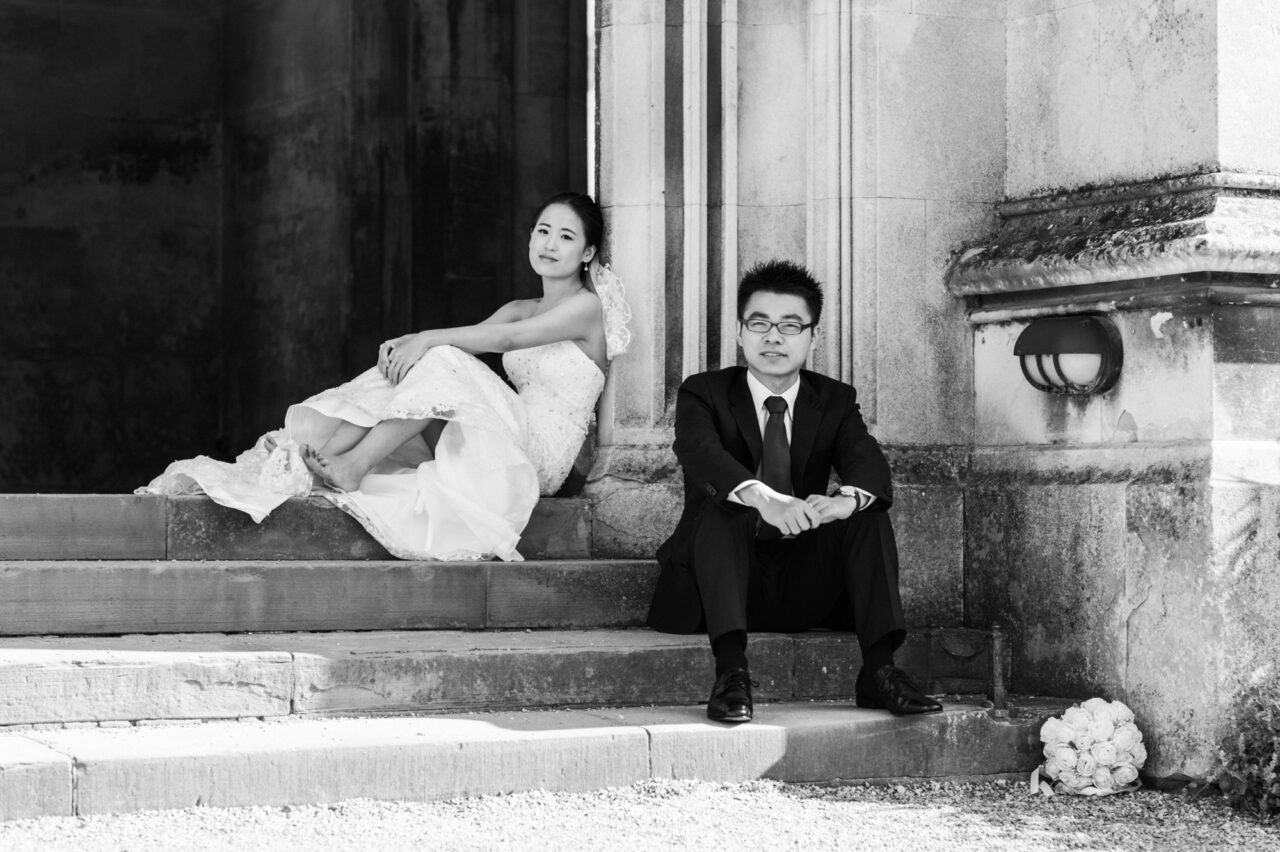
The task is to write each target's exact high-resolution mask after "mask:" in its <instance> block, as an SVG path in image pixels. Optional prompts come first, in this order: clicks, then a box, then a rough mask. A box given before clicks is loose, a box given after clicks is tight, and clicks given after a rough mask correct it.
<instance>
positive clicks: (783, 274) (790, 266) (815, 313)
mask: <svg viewBox="0 0 1280 852" xmlns="http://www.w3.org/2000/svg"><path fill="white" fill-rule="evenodd" d="M762 291H763V292H765V293H781V294H783V295H786V296H799V297H800V298H801V299H804V302H805V304H806V305H808V306H809V313H810V314H811V315H812V317H811V319H812V321H813V322H817V321H818V320H819V319H821V318H822V285H821V284H819V283H818V280H817V279H816V278H814V277H813V273H811V272H810V271H809V270H807V269H805V268H804V267H803V266H801V265H800V264H798V263H792V262H791V261H789V260H766V261H765V262H763V263H757V264H756V265H755V266H753V267H751V268H750V269H748V270H747V274H746V275H743V276H742V283H741V284H739V285H738V317H739V318H741V317H742V310H743V308H745V307H746V306H747V302H749V301H751V297H752V296H754V295H755V294H756V293H759V292H762Z"/></svg>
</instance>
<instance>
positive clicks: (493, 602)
mask: <svg viewBox="0 0 1280 852" xmlns="http://www.w3.org/2000/svg"><path fill="white" fill-rule="evenodd" d="M488 575H489V588H488V613H487V619H486V624H487V625H488V627H490V628H495V627H574V626H585V625H592V626H596V627H639V626H640V625H641V624H643V623H644V618H645V614H646V613H647V612H648V611H649V601H650V600H651V599H652V598H653V589H654V585H655V584H656V583H657V580H658V566H657V565H656V564H655V563H653V562H649V561H645V562H623V561H618V562H613V563H600V562H543V563H537V562H527V563H492V564H490V565H489V566H488Z"/></svg>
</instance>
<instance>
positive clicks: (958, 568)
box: [890, 485, 964, 626]
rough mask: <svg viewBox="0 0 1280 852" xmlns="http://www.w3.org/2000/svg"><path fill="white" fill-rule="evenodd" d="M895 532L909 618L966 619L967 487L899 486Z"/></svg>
mask: <svg viewBox="0 0 1280 852" xmlns="http://www.w3.org/2000/svg"><path fill="white" fill-rule="evenodd" d="M890 511H891V512H892V513H893V526H894V533H895V535H896V538H897V541H898V557H899V563H900V565H901V569H900V571H899V574H898V588H899V593H900V594H901V596H902V608H903V611H904V612H905V614H906V618H907V623H908V624H913V625H921V626H923V625H951V626H957V625H960V624H962V623H963V622H964V492H963V490H962V488H961V487H960V486H958V485H935V486H910V485H906V486H904V485H899V486H898V487H897V488H896V489H895V490H894V502H893V508H892V509H891V510H890Z"/></svg>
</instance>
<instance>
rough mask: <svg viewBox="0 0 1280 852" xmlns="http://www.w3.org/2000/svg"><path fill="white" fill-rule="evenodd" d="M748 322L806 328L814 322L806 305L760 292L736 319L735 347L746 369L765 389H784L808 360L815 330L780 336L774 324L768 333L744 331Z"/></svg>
mask: <svg viewBox="0 0 1280 852" xmlns="http://www.w3.org/2000/svg"><path fill="white" fill-rule="evenodd" d="M751 320H765V321H767V322H770V323H783V322H785V323H800V324H801V325H805V326H807V325H809V323H811V322H813V316H812V315H811V314H810V313H809V305H808V304H807V303H806V302H805V300H804V299H802V298H800V297H799V296H795V295H792V294H790V293H785V294H784V293H769V292H767V291H760V292H757V293H753V294H752V295H751V298H750V299H748V300H747V303H746V304H745V305H744V306H743V308H742V316H741V317H739V318H738V345H739V346H741V347H742V354H743V357H745V358H746V360H747V369H749V370H750V371H751V372H752V373H753V374H754V375H755V377H756V378H757V379H759V380H760V381H761V382H762V383H763V384H764V385H765V386H766V387H769V388H770V389H772V390H779V391H780V390H786V388H788V387H789V386H790V385H791V384H792V382H794V381H795V379H796V376H797V375H799V373H800V368H801V367H803V366H804V364H805V360H806V359H807V358H808V357H809V349H810V348H812V346H813V334H814V329H812V328H805V329H804V330H803V331H801V332H800V333H799V334H783V333H782V332H781V331H779V330H778V327H777V326H776V325H775V326H773V327H772V328H770V329H769V330H768V331H763V332H759V331H752V330H751V329H749V328H747V326H746V323H748V322H749V321H751Z"/></svg>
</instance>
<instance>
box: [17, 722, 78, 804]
mask: <svg viewBox="0 0 1280 852" xmlns="http://www.w3.org/2000/svg"><path fill="white" fill-rule="evenodd" d="M71 777H72V768H71V758H70V757H68V756H67V755H65V754H62V753H59V752H57V751H55V750H54V749H51V748H49V747H48V746H47V745H44V744H42V743H38V742H35V741H34V740H32V739H30V738H29V737H27V736H24V735H20V734H0V820H8V819H31V818H33V817H42V816H71V815H72V813H73V811H72V803H71V786H72V785H71Z"/></svg>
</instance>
